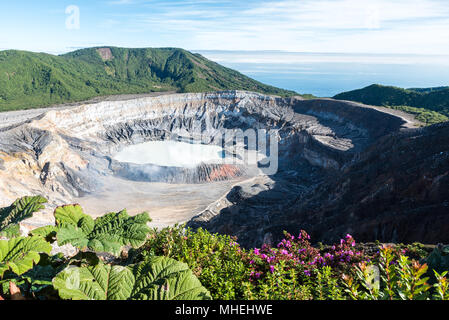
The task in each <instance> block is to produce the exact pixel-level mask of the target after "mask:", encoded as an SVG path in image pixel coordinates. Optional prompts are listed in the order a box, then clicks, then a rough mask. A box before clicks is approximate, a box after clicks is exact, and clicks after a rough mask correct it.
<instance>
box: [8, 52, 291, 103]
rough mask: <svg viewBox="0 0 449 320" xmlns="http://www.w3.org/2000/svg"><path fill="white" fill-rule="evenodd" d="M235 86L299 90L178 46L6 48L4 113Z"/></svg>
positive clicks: (266, 90)
mask: <svg viewBox="0 0 449 320" xmlns="http://www.w3.org/2000/svg"><path fill="white" fill-rule="evenodd" d="M233 89H236V90H237V89H238V90H248V91H255V92H260V93H266V94H273V95H280V96H289V95H295V94H296V93H295V92H293V91H287V90H283V89H279V88H276V87H272V86H268V85H265V84H262V83H260V82H258V81H255V80H253V79H251V78H248V77H246V76H244V75H243V74H241V73H239V72H237V71H234V70H232V69H229V68H226V67H223V66H221V65H219V64H217V63H215V62H212V61H210V60H208V59H206V58H204V57H202V56H201V55H200V54H193V53H191V52H188V51H186V50H183V49H177V48H158V49H156V48H146V49H125V48H114V47H107V48H88V49H82V50H78V51H75V52H71V53H67V54H64V55H61V56H55V55H50V54H45V53H33V52H26V51H16V50H7V51H0V111H9V110H17V109H28V108H35V107H40V106H48V105H52V104H59V103H66V102H73V101H82V100H86V99H89V98H93V97H98V96H104V95H113V94H138V93H148V92H160V91H177V92H205V91H218V90H233Z"/></svg>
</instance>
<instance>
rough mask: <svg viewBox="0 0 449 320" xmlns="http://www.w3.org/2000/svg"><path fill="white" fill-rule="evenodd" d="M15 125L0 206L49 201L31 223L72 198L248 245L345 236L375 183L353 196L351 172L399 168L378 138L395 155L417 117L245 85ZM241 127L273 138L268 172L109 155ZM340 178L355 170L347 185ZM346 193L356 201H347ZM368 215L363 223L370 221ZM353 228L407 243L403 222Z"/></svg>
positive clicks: (7, 142) (6, 139) (3, 140)
mask: <svg viewBox="0 0 449 320" xmlns="http://www.w3.org/2000/svg"><path fill="white" fill-rule="evenodd" d="M15 116H17V115H15ZM7 118H8V116H6V120H5V122H7V121H8V120H7ZM14 119H16V120H17V118H14ZM16 120H15V122H14V124H13V125H9V126H6V127H3V129H1V130H0V205H5V206H6V205H8V204H9V203H11V202H12V201H13V200H15V199H16V198H17V197H19V196H24V195H28V194H41V195H44V196H46V197H47V198H49V200H50V204H51V205H50V210H49V211H47V212H44V213H43V214H42V216H39V217H37V218H36V219H37V220H36V219H35V220H34V221H28V222H29V223H30V224H33V225H41V224H44V223H51V214H50V211H51V208H52V207H54V206H56V205H60V204H63V203H70V202H79V203H81V204H85V205H86V206H88V208H89V210H88V212H89V213H91V214H92V215H99V214H101V213H104V211H102V210H107V211H110V210H117V209H121V208H123V207H127V208H129V209H131V212H134V211H135V212H137V210H149V211H150V215H151V216H152V217H153V218H155V221H156V222H157V223H156V224H157V225H160V226H163V225H164V224H169V223H174V222H182V221H188V220H189V219H191V218H192V219H191V221H190V222H189V225H190V226H192V227H199V226H202V227H206V228H208V229H209V230H211V231H217V232H225V233H230V234H234V235H237V236H239V238H240V241H239V242H241V243H243V244H245V245H260V243H261V242H262V241H273V240H275V239H276V238H277V237H278V236H279V235H280V234H281V231H282V230H284V229H285V230H290V231H294V232H296V231H297V229H298V228H300V227H303V228H306V229H308V231H310V232H311V233H317V234H319V235H320V237H319V238H322V239H326V240H327V239H331V238H332V239H333V237H334V236H335V237H338V236H341V233H342V232H346V231H351V232H353V233H354V229H356V228H355V227H356V226H357V224H356V223H355V222H354V221H358V220H353V215H358V214H360V213H359V212H361V211H360V210H362V209H360V210H359V211H357V210H356V208H361V204H360V203H363V202H362V201H361V199H362V198H363V197H368V199H370V196H371V195H372V194H376V192H375V190H377V189H375V188H376V184H374V183H373V184H372V188H373V189H370V188H365V189H361V190H360V192H355V191H354V190H359V186H360V183H359V184H357V181H358V180H357V179H361V178H360V177H359V173H358V172H357V171H356V169H355V168H357V166H362V168H363V170H362V169H359V170H361V171H360V172H362V174H363V175H362V177H364V176H365V174H366V173H365V172H364V170H366V171H367V172H368V171H369V172H370V170H374V171H372V175H373V176H374V177H377V171H376V169H375V168H377V166H380V167H381V168H384V167H385V168H389V169H385V170H387V172H386V173H385V174H383V175H382V176H381V177H384V176H385V177H388V176H391V175H392V173H393V172H397V173H398V174H400V171H399V170H397V168H396V167H395V166H393V163H394V162H393V159H390V158H388V157H392V156H393V154H389V152H388V150H389V149H387V147H388V144H387V142H389V141H390V140H388V139H387V138H385V137H386V136H387V137H388V136H389V135H393V136H394V137H397V140H394V141H396V142H395V144H394V145H393V146H390V147H389V148H392V150H394V146H395V145H396V144H399V143H405V142H404V141H407V138H406V136H407V134H408V133H407V134H406V133H402V131H404V130H412V131H410V132H415V131H413V129H407V128H410V127H413V125H414V124H413V123H412V122H410V121H408V120H407V119H406V118H404V117H402V116H400V115H398V114H389V113H386V112H381V111H379V110H376V109H375V108H372V107H368V106H364V105H361V104H357V103H351V102H344V101H335V100H332V99H317V100H307V101H306V100H303V99H302V98H300V97H293V98H280V97H274V96H266V95H262V94H257V93H252V92H244V91H224V92H214V93H197V94H196V93H191V94H172V95H162V96H157V97H144V98H140V99H132V100H122V101H104V102H100V103H93V104H89V105H81V106H75V107H67V108H65V109H56V110H50V111H48V112H44V113H42V114H38V115H36V116H35V117H34V118H31V119H24V122H17V121H16ZM246 129H255V130H261V129H265V130H270V132H271V133H272V134H273V135H272V138H271V139H275V140H276V141H277V142H278V154H279V163H278V170H277V172H276V173H274V174H270V175H266V174H264V173H263V172H262V171H261V168H255V167H251V166H248V165H245V164H244V163H235V164H234V163H233V164H218V165H217V164H202V165H200V166H198V167H195V168H175V167H160V166H157V167H155V166H154V165H137V164H129V163H121V162H118V161H115V160H113V155H114V154H115V153H116V152H118V151H120V150H122V149H123V148H125V147H126V146H129V145H130V144H138V143H143V142H146V141H152V140H167V139H170V140H183V141H185V140H194V141H198V142H199V141H201V142H202V143H205V144H218V145H221V143H222V140H221V138H222V137H223V136H224V137H225V138H226V134H230V133H235V132H239V131H240V130H246ZM433 130H436V131H438V130H443V129H438V128H437V129H433ZM419 132H424V133H425V132H426V131H419ZM444 134H445V132H443V135H444ZM385 139H386V140H385ZM225 140H226V139H225ZM225 142H226V143H229V142H231V141H225ZM420 143H425V140H423V142H420ZM382 147H384V149H382V153H384V154H385V157H387V158H386V160H385V161H388V163H391V165H392V167H391V168H390V167H388V166H382V165H381V162H382V161H384V160H382V159H381V160H380V161H379V160H377V159H376V161H377V162H376V165H369V163H370V161H371V160H366V159H368V158H367V157H369V156H368V155H369V152H371V153H373V154H378V153H379V152H380V150H381V149H380V148H382ZM376 148H378V149H376ZM440 148H444V146H443V145H442V142H441V141H438V143H435V148H434V151H435V152H437V151H438V150H440ZM244 150H245V149H244V146H243V145H239V146H237V147H235V149H233V150H231V149H229V150H226V151H227V152H230V153H232V152H236V153H237V154H240V153H242V152H243V151H244ZM373 150H378V151H377V153H376V151H373ZM441 151H443V150H440V152H441ZM443 152H444V151H443ZM428 161H429V163H430V160H428ZM399 167H400V166H399ZM370 168H371V169H370ZM401 168H402V167H401ZM443 168H444V166H443V167H441V168H437V169H436V170H435V172H434V174H435V177H437V176H438V174H440V175H441V174H443V173H444V172H442V171H441V170H443ZM407 169H408V168H406V169H404V170H407ZM394 170H395V171H394ZM416 170H417V172H421V171H420V169H419V168H417V169H416ZM423 172H424V171H423ZM437 173H438V174H437ZM346 176H348V177H352V178H351V179H350V182H347V181H346V180H345V177H346ZM443 177H444V176H443ZM373 179H374V178H373ZM376 179H377V178H376ZM376 179H374V180H376ZM379 179H380V178H379ZM376 181H377V180H376ZM385 181H389V180H388V178H385V180H379V181H378V185H377V186H378V188H380V189H381V186H383V184H384V183H385ZM438 181H442V183H443V182H444V181H445V180H444V178H440V180H438ZM350 183H356V184H355V187H354V188H355V189H351V188H350V189H347V188H349V187H348V184H349V185H350ZM362 196H363V197H362ZM348 197H352V198H353V200H352V201H353V202H354V204H353V205H350V206H348V207H347V208H346V204H349V203H350V202H348V201H349V200H348ZM401 197H402V196H401V195H399V194H398V198H393V200H388V201H390V202H391V203H402V200H403V199H402V198H401ZM442 197H444V193H443V195H442ZM352 198H351V199H352ZM332 199H333V200H332ZM373 201H374V200H373ZM395 201H396V202H395ZM427 201H428V200H425V201H424V203H427ZM365 202H366V201H365ZM390 202H388V203H390ZM374 203H377V202H376V201H374ZM336 204H338V205H339V206H340V207H338V209H336V207H334V206H336ZM118 206H120V208H118ZM409 206H410V205H409ZM100 208H101V210H100ZM341 208H343V209H344V210H343V209H341ZM350 208H353V209H350ZM388 208H391V205H390V204H389V205H386V206H385V207H382V206H379V210H380V212H377V213H376V214H378V215H382V214H384V213H385V214H387V213H388V210H389V209H388ZM423 208H424V206H423ZM133 210H134V211H133ZM351 210H352V211H351ZM354 210H355V211H354ZM404 210H405V209H404ZM362 211H363V210H362ZM374 211H376V210H374ZM374 211H373V213H371V214H370V217H372V216H373V215H375V214H374ZM423 212H425V209H423ZM323 215H324V216H323ZM343 217H345V218H343ZM39 219H40V220H39ZM332 219H334V220H332ZM345 219H347V220H345ZM360 219H362V218H360ZM370 219H371V218H369V219H367V220H366V221H371V223H375V219H371V220H370ZM362 220H363V219H362ZM373 221H374V222H373ZM328 222H329V223H331V222H332V223H334V224H333V225H328ZM335 223H337V224H335ZM357 223H358V224H360V226H361V227H363V228H360V230H361V231H360V232H361V234H366V238H367V239H368V238H370V237H375V236H379V237H380V236H383V235H385V238H388V237H389V238H388V239H393V238H394V237H395V236H396V238H397V239H411V237H408V236H407V235H404V236H402V233H400V232H399V231H397V230H402V225H401V224H400V223H399V225H398V226H397V227H395V229H394V230H396V231H395V232H393V231H392V232H390V233H389V232H388V231H385V230H386V229H380V231H379V232H378V233H371V234H368V233H367V232H368V231H367V230H375V228H376V226H373V228H371V229H370V227H368V224H367V225H366V226H365V225H364V224H363V223H361V222H360V221H359V222H357ZM367 223H368V222H367ZM379 223H382V219H380V220H379ZM362 230H366V232H365V231H363V232H365V233H363V232H362ZM382 230H384V231H382ZM398 232H399V233H398ZM399 234H401V236H399ZM371 240H373V239H371ZM382 240H387V239H382Z"/></svg>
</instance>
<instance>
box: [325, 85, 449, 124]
mask: <svg viewBox="0 0 449 320" xmlns="http://www.w3.org/2000/svg"><path fill="white" fill-rule="evenodd" d="M333 98H334V99H338V100H350V101H356V102H361V103H364V104H368V105H374V106H382V107H388V108H392V109H396V110H401V111H404V112H407V113H411V114H413V115H415V117H416V119H418V120H419V121H421V122H424V123H426V124H434V123H439V122H445V121H449V118H448V117H449V87H437V88H413V89H403V88H398V87H391V86H382V85H378V84H373V85H371V86H368V87H366V88H363V89H359V90H353V91H348V92H343V93H340V94H337V95H336V96H334V97H333Z"/></svg>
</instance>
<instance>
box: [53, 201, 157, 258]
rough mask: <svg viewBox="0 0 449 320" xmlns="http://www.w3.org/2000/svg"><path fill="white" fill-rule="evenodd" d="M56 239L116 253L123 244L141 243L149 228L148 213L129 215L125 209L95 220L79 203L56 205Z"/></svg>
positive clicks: (86, 247) (63, 243) (59, 242)
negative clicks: (57, 228)
mask: <svg viewBox="0 0 449 320" xmlns="http://www.w3.org/2000/svg"><path fill="white" fill-rule="evenodd" d="M55 219H56V225H57V226H58V227H59V230H58V231H57V240H58V244H59V245H60V246H62V245H65V244H67V243H70V244H72V245H74V246H76V247H78V248H80V249H82V250H84V249H90V250H93V251H97V252H109V253H112V254H115V255H119V254H120V251H121V249H122V247H123V246H125V245H131V246H133V247H138V246H140V245H142V244H143V243H144V242H145V240H146V237H147V235H148V233H149V232H150V228H149V227H148V226H147V222H149V221H151V219H150V217H149V215H148V213H146V212H144V213H141V214H139V215H137V216H134V217H130V216H129V215H128V214H127V212H126V210H123V211H121V212H118V213H108V214H106V215H104V216H102V217H99V218H97V219H96V220H95V221H94V220H93V219H92V218H91V217H90V216H89V215H87V214H85V213H84V212H83V210H82V208H81V207H80V206H79V205H70V206H64V207H59V208H57V209H56V211H55Z"/></svg>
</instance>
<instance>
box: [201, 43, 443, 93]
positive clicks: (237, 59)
mask: <svg viewBox="0 0 449 320" xmlns="http://www.w3.org/2000/svg"><path fill="white" fill-rule="evenodd" d="M194 52H198V53H200V54H202V55H203V56H205V57H206V58H208V59H210V60H213V61H215V62H217V63H220V64H222V65H224V66H226V67H229V68H232V69H235V70H238V71H239V72H241V73H243V74H245V75H247V76H249V77H251V78H253V79H256V80H258V81H261V82H263V83H266V84H270V85H273V86H276V87H280V88H284V89H290V90H294V91H296V92H298V93H311V94H313V95H315V96H318V97H332V96H334V95H336V94H337V93H340V92H344V91H349V90H354V89H360V88H363V87H366V86H368V85H371V84H374V83H378V84H383V85H392V86H398V87H402V88H424V87H438V86H449V56H442V55H434V56H421V55H386V54H380V55H377V54H338V53H335V54H327V53H326V54H323V53H296V52H278V51H254V52H249V51H194Z"/></svg>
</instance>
